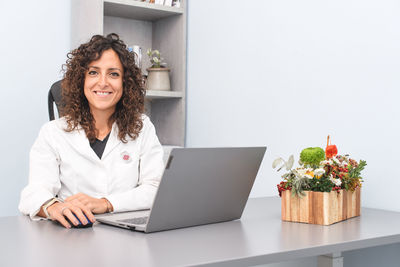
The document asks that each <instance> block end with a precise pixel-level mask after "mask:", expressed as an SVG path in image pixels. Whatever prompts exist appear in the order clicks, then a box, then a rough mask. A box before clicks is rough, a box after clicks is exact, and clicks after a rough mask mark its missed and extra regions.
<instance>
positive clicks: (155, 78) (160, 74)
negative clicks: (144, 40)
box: [146, 49, 171, 91]
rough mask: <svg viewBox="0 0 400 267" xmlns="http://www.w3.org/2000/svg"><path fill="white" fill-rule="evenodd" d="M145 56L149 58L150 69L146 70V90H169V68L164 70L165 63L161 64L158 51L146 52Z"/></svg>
mask: <svg viewBox="0 0 400 267" xmlns="http://www.w3.org/2000/svg"><path fill="white" fill-rule="evenodd" d="M147 55H148V56H149V59H150V63H151V67H150V68H147V69H146V70H147V72H148V75H147V81H146V89H147V90H158V91H168V90H171V84H170V80H169V71H170V69H169V68H166V67H165V65H166V63H165V62H163V58H161V54H160V52H159V51H158V50H151V49H149V50H147Z"/></svg>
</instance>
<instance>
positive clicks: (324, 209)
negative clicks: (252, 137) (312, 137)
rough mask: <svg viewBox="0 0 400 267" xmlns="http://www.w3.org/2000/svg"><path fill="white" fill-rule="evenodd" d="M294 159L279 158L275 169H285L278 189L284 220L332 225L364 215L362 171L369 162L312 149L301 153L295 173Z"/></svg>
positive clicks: (332, 147)
mask: <svg viewBox="0 0 400 267" xmlns="http://www.w3.org/2000/svg"><path fill="white" fill-rule="evenodd" d="M293 163H294V157H293V155H292V156H290V157H289V159H288V160H287V161H286V160H284V159H283V158H277V159H275V160H274V161H273V163H272V168H274V169H275V168H277V167H279V168H278V171H280V170H281V169H283V168H285V169H286V171H288V172H287V173H285V174H284V175H282V178H283V181H282V182H280V183H279V184H278V185H277V187H278V191H279V196H281V198H282V200H281V209H282V214H281V215H282V220H283V221H291V222H302V223H312V224H321V225H330V224H333V223H336V222H339V221H343V220H346V219H349V218H352V217H356V216H360V214H361V207H360V201H361V184H362V182H363V180H362V178H361V171H362V170H363V169H364V168H365V166H366V165H367V162H366V161H364V160H360V161H359V162H357V161H355V160H354V159H351V158H350V157H349V155H337V147H336V146H335V145H329V136H328V146H327V148H326V151H324V150H323V149H322V148H320V147H309V148H306V149H303V150H302V151H301V153H300V160H299V165H300V166H299V167H297V168H295V169H293V168H292V167H293Z"/></svg>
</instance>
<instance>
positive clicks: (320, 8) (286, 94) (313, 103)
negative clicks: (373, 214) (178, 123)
mask: <svg viewBox="0 0 400 267" xmlns="http://www.w3.org/2000/svg"><path fill="white" fill-rule="evenodd" d="M398 14H400V3H399V2H398V1H396V0H382V1H377V0H337V1H320V0H305V1H296V0H283V1H282V0H281V1H272V0H271V1H263V0H253V1H239V0H220V1H212V0H203V1H190V2H189V15H188V29H189V30H188V94H187V95H188V104H187V106H188V111H187V112H188V114H187V145H188V146H252V145H267V146H268V151H267V153H266V157H265V159H264V161H263V164H262V167H261V170H260V172H259V175H258V177H257V180H256V184H255V187H254V188H253V191H252V196H253V197H255V196H271V195H277V191H276V184H277V183H278V182H279V181H280V175H279V174H278V173H276V172H275V171H273V170H272V169H271V163H272V161H273V159H275V158H276V157H278V156H283V157H288V156H289V155H290V154H294V155H295V156H296V157H297V159H298V155H299V153H300V151H301V149H302V148H305V147H309V146H321V147H323V148H325V146H326V136H327V135H328V134H330V135H331V137H332V140H333V143H334V144H336V145H337V146H338V149H339V153H343V154H345V153H350V154H351V156H353V158H355V159H357V160H359V159H365V160H367V163H368V166H367V168H366V170H365V172H364V178H365V184H364V187H363V198H362V202H363V205H364V206H368V207H375V208H383V209H391V210H396V211H400V195H399V194H398V193H397V191H398V190H399V188H400V175H399V174H398V172H397V170H396V167H397V166H398V163H399V159H400V157H399V154H398V153H399V151H400V142H399V141H398V137H399V136H400V135H399V134H400V122H399V115H400V105H399V104H398V101H399V99H400V93H399V88H400V75H399V73H400V49H399V48H400V27H399V25H400V17H399V16H398ZM386 196H391V197H386Z"/></svg>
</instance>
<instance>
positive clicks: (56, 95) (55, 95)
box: [48, 80, 62, 121]
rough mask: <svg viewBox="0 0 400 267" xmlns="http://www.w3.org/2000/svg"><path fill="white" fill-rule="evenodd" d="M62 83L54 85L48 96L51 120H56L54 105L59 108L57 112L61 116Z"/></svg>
mask: <svg viewBox="0 0 400 267" xmlns="http://www.w3.org/2000/svg"><path fill="white" fill-rule="evenodd" d="M61 81H62V80H59V81H58V82H55V83H53V85H52V86H51V87H50V90H49V95H48V108H49V120H51V121H52V120H54V119H55V115H54V103H55V104H56V107H57V112H58V114H60V103H61Z"/></svg>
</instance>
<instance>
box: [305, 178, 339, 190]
mask: <svg viewBox="0 0 400 267" xmlns="http://www.w3.org/2000/svg"><path fill="white" fill-rule="evenodd" d="M309 185H310V188H311V191H315V192H331V191H332V188H333V187H334V186H335V185H334V184H333V183H332V182H331V181H330V180H329V179H328V178H327V177H322V178H321V179H317V178H312V179H310V181H309Z"/></svg>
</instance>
